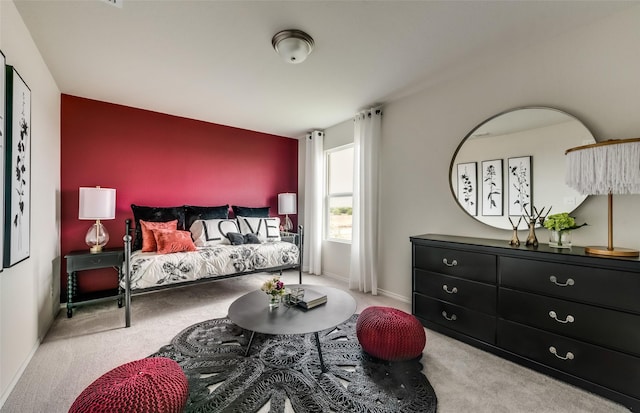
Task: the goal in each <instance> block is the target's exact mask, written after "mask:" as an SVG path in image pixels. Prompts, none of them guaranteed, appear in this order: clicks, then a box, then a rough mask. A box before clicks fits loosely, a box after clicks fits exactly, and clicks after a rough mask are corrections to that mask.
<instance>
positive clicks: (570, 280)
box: [549, 275, 576, 287]
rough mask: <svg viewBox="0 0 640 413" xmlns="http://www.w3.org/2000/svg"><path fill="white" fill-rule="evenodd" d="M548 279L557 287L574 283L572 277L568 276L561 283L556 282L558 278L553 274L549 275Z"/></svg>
mask: <svg viewBox="0 0 640 413" xmlns="http://www.w3.org/2000/svg"><path fill="white" fill-rule="evenodd" d="M549 281H551V282H552V283H554V284H555V285H557V286H558V287H568V286H571V285H573V284H575V283H576V282H575V281H573V278H569V279H567V282H566V283H564V284H561V283H559V282H558V279H557V278H556V276H555V275H552V276H551V277H549Z"/></svg>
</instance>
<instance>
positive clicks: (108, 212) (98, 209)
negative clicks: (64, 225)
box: [78, 187, 116, 220]
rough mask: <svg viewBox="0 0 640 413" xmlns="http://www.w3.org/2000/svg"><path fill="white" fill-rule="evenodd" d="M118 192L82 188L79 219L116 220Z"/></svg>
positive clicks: (110, 189)
mask: <svg viewBox="0 0 640 413" xmlns="http://www.w3.org/2000/svg"><path fill="white" fill-rule="evenodd" d="M115 217H116V190H115V189H113V188H100V187H94V188H91V187H89V188H87V187H80V206H79V209H78V219H92V220H96V219H115Z"/></svg>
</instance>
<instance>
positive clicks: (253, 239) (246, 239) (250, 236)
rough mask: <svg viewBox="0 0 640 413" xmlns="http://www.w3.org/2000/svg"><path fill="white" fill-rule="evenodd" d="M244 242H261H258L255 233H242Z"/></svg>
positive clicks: (258, 239)
mask: <svg viewBox="0 0 640 413" xmlns="http://www.w3.org/2000/svg"><path fill="white" fill-rule="evenodd" d="M244 243H245V244H262V242H260V238H258V236H257V235H256V234H251V233H249V234H244Z"/></svg>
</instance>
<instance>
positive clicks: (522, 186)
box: [508, 156, 532, 215]
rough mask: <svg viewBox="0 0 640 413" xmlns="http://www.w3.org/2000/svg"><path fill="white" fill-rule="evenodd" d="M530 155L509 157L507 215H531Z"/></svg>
mask: <svg viewBox="0 0 640 413" xmlns="http://www.w3.org/2000/svg"><path fill="white" fill-rule="evenodd" d="M531 160H532V158H531V156H520V157H517V158H509V165H508V167H509V171H508V172H509V215H524V213H525V211H526V212H527V214H529V215H531V185H532V183H531V176H532V174H531V166H532V161H531Z"/></svg>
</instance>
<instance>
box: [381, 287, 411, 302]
mask: <svg viewBox="0 0 640 413" xmlns="http://www.w3.org/2000/svg"><path fill="white" fill-rule="evenodd" d="M378 295H384V296H385V297H389V298H393V299H395V300H398V301H402V302H403V303H409V304H411V299H410V298H409V297H405V296H403V295H400V294H396V293H394V292H391V291H387V290H383V289H382V288H378Z"/></svg>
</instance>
